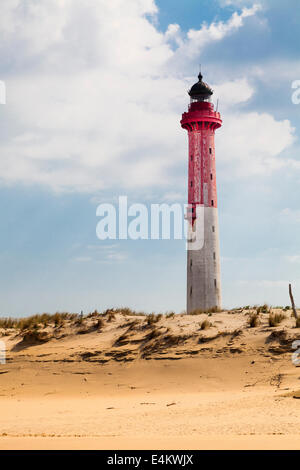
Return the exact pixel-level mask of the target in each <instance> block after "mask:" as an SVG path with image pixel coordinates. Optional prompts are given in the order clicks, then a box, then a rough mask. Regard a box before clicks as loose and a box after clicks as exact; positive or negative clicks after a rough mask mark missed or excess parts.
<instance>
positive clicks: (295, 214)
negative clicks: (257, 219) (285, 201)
mask: <svg viewBox="0 0 300 470" xmlns="http://www.w3.org/2000/svg"><path fill="white" fill-rule="evenodd" d="M280 217H281V218H282V219H284V220H285V221H288V222H289V223H290V222H300V210H298V209H290V208H289V207H287V208H285V209H283V210H282V211H281V212H280Z"/></svg>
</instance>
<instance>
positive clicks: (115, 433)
mask: <svg viewBox="0 0 300 470" xmlns="http://www.w3.org/2000/svg"><path fill="white" fill-rule="evenodd" d="M99 318H100V319H101V321H100V326H99ZM248 319H249V312H248V311H236V312H222V313H216V314H213V315H212V316H210V317H208V315H205V314H203V315H176V316H170V317H168V318H167V317H166V316H163V317H161V318H160V317H159V319H157V318H155V320H154V321H153V322H151V323H149V321H148V320H147V317H145V316H130V315H125V314H122V313H116V314H113V315H101V316H100V315H96V314H95V315H94V316H90V317H89V318H84V319H83V320H82V322H80V325H79V324H78V323H79V322H78V321H77V323H76V321H75V320H65V321H64V322H63V324H61V325H59V326H58V325H55V324H53V325H51V323H50V324H48V325H40V326H39V330H38V334H36V335H35V338H33V337H32V336H30V335H28V334H27V336H26V331H25V332H24V331H23V332H20V331H17V330H16V329H6V330H4V329H3V330H2V338H1V340H2V341H5V343H6V347H7V362H6V364H1V365H0V410H1V422H0V448H1V449H300V399H299V397H300V380H299V379H300V368H299V367H296V366H295V365H294V364H293V363H292V360H291V356H292V352H293V351H292V347H291V345H292V342H293V341H294V340H295V339H299V338H300V333H299V329H296V328H295V327H294V323H295V321H294V319H292V318H291V315H290V313H287V315H286V319H285V320H283V321H282V322H281V323H280V325H278V326H276V327H270V326H269V324H268V314H260V319H261V320H260V325H259V326H258V327H256V328H249V326H248ZM204 320H207V321H209V322H210V323H211V324H210V326H209V327H208V328H207V329H205V330H202V329H201V324H202V322H203V321H204ZM27 333H28V332H27ZM41 333H43V334H41ZM39 335H40V336H39ZM41 338H43V339H41Z"/></svg>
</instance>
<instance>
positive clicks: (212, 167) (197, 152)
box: [180, 73, 222, 313]
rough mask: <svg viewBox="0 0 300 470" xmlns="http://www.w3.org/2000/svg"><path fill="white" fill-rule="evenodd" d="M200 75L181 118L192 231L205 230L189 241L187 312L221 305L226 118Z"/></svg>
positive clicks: (190, 228)
mask: <svg viewBox="0 0 300 470" xmlns="http://www.w3.org/2000/svg"><path fill="white" fill-rule="evenodd" d="M198 79H199V80H198V82H197V83H195V85H193V86H192V88H191V89H190V91H189V96H190V104H189V107H188V112H186V113H183V115H182V119H181V122H180V123H181V127H183V129H186V130H187V131H188V142H189V151H188V159H189V165H188V212H187V219H188V226H189V231H188V232H189V234H193V233H197V234H199V233H200V234H202V238H201V237H200V238H201V243H200V244H199V240H198V245H197V243H196V244H195V243H194V242H193V243H192V241H191V239H190V238H189V240H188V244H187V313H191V312H193V311H196V310H204V311H206V310H209V309H213V308H221V279H220V248H219V222H218V202H217V186H216V164H215V130H216V129H218V128H219V127H221V125H222V120H221V116H220V113H218V112H217V111H216V110H215V109H214V105H213V103H212V102H211V97H212V94H213V90H212V89H211V88H210V86H209V85H207V83H205V82H203V77H202V75H201V73H200V74H199V75H198ZM189 237H190V235H189ZM198 238H199V235H198Z"/></svg>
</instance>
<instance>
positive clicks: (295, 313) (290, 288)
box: [289, 284, 299, 320]
mask: <svg viewBox="0 0 300 470" xmlns="http://www.w3.org/2000/svg"><path fill="white" fill-rule="evenodd" d="M289 293H290V298H291V303H292V309H293V312H294V315H295V318H296V319H297V320H298V318H299V317H298V312H297V310H296V307H295V301H294V297H293V292H292V284H289Z"/></svg>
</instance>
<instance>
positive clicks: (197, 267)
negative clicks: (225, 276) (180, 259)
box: [187, 207, 221, 313]
mask: <svg viewBox="0 0 300 470" xmlns="http://www.w3.org/2000/svg"><path fill="white" fill-rule="evenodd" d="M195 223H196V226H197V227H198V229H197V232H198V237H200V238H201V239H202V240H201V243H200V246H199V247H197V244H196V243H195V242H193V243H190V242H188V246H187V248H188V251H187V313H191V312H193V311H195V310H208V309H211V308H215V307H217V308H221V275H220V246H219V221H218V209H217V208H216V207H202V211H201V212H200V216H199V218H197V219H196V220H195ZM198 242H199V239H198Z"/></svg>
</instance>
